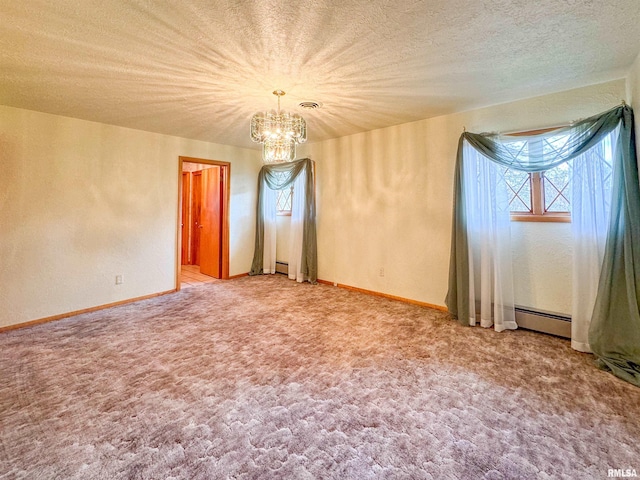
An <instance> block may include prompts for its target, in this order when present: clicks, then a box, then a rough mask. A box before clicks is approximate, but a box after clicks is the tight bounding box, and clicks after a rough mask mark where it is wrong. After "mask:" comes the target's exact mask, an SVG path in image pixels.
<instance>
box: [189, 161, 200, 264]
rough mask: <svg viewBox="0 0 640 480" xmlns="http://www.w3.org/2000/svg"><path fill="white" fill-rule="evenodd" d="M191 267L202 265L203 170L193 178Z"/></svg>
mask: <svg viewBox="0 0 640 480" xmlns="http://www.w3.org/2000/svg"><path fill="white" fill-rule="evenodd" d="M191 192H192V193H191V265H200V237H201V232H202V222H201V214H202V170H198V171H197V172H193V174H192V177H191Z"/></svg>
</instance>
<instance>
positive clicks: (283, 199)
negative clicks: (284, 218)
mask: <svg viewBox="0 0 640 480" xmlns="http://www.w3.org/2000/svg"><path fill="white" fill-rule="evenodd" d="M292 199H293V185H292V186H290V187H288V188H285V189H282V190H278V196H277V197H276V210H277V214H278V215H291V200H292Z"/></svg>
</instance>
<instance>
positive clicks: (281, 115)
mask: <svg viewBox="0 0 640 480" xmlns="http://www.w3.org/2000/svg"><path fill="white" fill-rule="evenodd" d="M273 94H274V95H275V96H277V97H278V111H277V112H276V111H275V110H271V111H269V112H258V113H256V114H255V115H254V116H253V117H252V118H251V140H253V141H254V142H258V143H262V144H263V146H262V160H263V161H264V163H282V162H292V161H293V160H295V159H296V144H297V143H304V142H306V141H307V123H306V122H305V121H304V118H302V117H301V116H300V115H298V114H296V113H294V114H290V113H289V112H282V111H280V97H282V96H283V95H284V94H285V92H283V91H282V90H274V92H273Z"/></svg>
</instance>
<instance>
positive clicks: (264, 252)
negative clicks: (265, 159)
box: [249, 158, 318, 283]
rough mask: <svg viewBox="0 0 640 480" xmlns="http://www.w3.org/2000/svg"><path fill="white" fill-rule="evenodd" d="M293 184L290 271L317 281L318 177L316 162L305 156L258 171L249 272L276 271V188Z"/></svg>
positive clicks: (302, 277)
mask: <svg viewBox="0 0 640 480" xmlns="http://www.w3.org/2000/svg"><path fill="white" fill-rule="evenodd" d="M292 185H293V186H294V194H293V203H292V221H291V234H290V238H289V240H290V260H289V262H290V264H289V272H290V276H292V278H295V279H296V280H298V281H300V282H302V281H309V282H311V283H316V282H317V278H318V257H317V239H316V206H315V188H314V186H315V180H314V169H313V162H312V161H311V159H309V158H303V159H301V160H296V161H293V162H288V163H278V164H273V165H264V166H263V167H262V169H261V170H260V174H259V175H258V205H257V209H256V241H255V249H254V253H253V262H252V264H251V271H250V272H249V275H260V274H263V273H275V266H276V260H275V258H276V253H275V252H276V228H275V227H276V202H277V190H281V189H283V188H288V187H290V186H292Z"/></svg>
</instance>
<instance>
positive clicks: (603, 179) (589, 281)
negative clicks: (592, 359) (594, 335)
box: [571, 128, 619, 352]
mask: <svg viewBox="0 0 640 480" xmlns="http://www.w3.org/2000/svg"><path fill="white" fill-rule="evenodd" d="M618 132H619V128H617V129H615V130H614V131H613V132H611V133H610V134H608V135H607V136H606V137H605V138H604V139H603V140H602V141H601V142H599V143H598V144H597V145H595V146H594V147H592V148H590V149H589V150H588V151H587V152H585V153H584V154H582V155H580V156H578V157H576V158H574V159H573V168H572V178H571V197H572V198H571V227H572V232H573V298H572V311H571V347H572V348H574V349H575V350H579V351H581V352H591V348H590V347H589V340H588V337H589V325H590V324H591V316H592V313H593V307H594V304H595V301H596V294H597V292H598V282H599V280H600V269H601V267H602V261H603V258H604V249H605V244H606V240H607V228H608V226H609V219H610V216H611V200H610V199H611V181H612V160H613V145H615V144H616V139H617V136H618Z"/></svg>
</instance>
